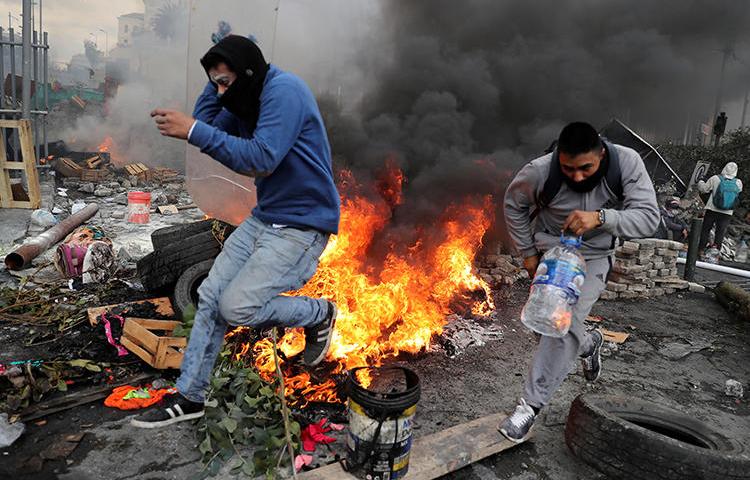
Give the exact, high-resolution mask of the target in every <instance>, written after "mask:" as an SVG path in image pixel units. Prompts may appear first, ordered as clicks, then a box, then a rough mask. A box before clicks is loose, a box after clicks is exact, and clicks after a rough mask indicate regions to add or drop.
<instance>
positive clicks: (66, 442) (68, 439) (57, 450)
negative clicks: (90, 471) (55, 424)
mask: <svg viewBox="0 0 750 480" xmlns="http://www.w3.org/2000/svg"><path fill="white" fill-rule="evenodd" d="M84 435H85V433H75V434H70V435H61V436H60V437H59V438H58V439H57V441H55V442H54V443H53V444H52V445H50V446H49V447H47V448H46V449H45V450H44V451H42V452H41V453H40V454H39V456H40V457H41V458H43V459H45V460H58V459H62V458H67V457H68V456H69V455H70V454H71V453H73V450H75V449H76V447H77V446H78V444H79V443H80V442H81V440H82V439H83V436H84Z"/></svg>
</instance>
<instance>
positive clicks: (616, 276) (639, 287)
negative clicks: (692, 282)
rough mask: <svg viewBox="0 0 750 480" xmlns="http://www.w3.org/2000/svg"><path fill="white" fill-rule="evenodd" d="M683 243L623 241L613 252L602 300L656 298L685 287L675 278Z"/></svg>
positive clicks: (681, 281)
mask: <svg viewBox="0 0 750 480" xmlns="http://www.w3.org/2000/svg"><path fill="white" fill-rule="evenodd" d="M682 249H683V244H681V243H679V242H672V241H670V240H658V239H653V238H647V239H642V240H633V241H630V242H625V243H623V245H622V246H621V247H618V248H617V249H616V250H615V262H614V265H613V266H612V271H611V272H610V273H609V278H608V281H607V289H606V290H605V291H604V292H603V293H602V295H601V297H600V298H602V299H604V300H613V299H616V298H624V299H628V298H648V297H659V296H662V295H666V294H671V293H674V292H675V291H677V290H684V289H687V288H688V282H686V281H685V280H682V279H681V278H679V277H678V276H677V256H678V253H679V252H680V251H681V250H682Z"/></svg>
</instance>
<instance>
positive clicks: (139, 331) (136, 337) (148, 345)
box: [122, 318, 159, 352]
mask: <svg viewBox="0 0 750 480" xmlns="http://www.w3.org/2000/svg"><path fill="white" fill-rule="evenodd" d="M122 334H123V335H125V336H126V337H128V339H129V340H131V341H132V342H133V343H135V344H137V345H140V346H141V347H143V348H145V349H146V350H148V351H149V352H156V351H158V349H159V337H157V336H156V335H154V334H153V333H151V331H150V330H148V329H147V328H144V327H143V326H142V325H140V324H139V323H138V322H136V321H134V320H133V319H132V318H129V319H127V320H125V326H124V327H122Z"/></svg>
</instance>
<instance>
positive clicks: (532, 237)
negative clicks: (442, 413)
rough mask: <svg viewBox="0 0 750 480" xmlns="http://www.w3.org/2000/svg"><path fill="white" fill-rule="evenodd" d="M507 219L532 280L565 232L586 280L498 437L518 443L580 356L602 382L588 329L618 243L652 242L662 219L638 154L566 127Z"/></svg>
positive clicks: (525, 181) (510, 202)
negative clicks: (575, 239)
mask: <svg viewBox="0 0 750 480" xmlns="http://www.w3.org/2000/svg"><path fill="white" fill-rule="evenodd" d="M505 219H506V222H507V224H508V229H509V231H510V236H511V238H512V240H513V242H514V243H515V246H516V248H517V249H518V250H519V251H520V252H521V254H522V255H523V257H524V266H525V267H526V269H527V271H528V272H529V275H530V276H532V277H533V276H534V273H535V272H536V268H537V266H538V265H539V259H540V257H541V255H542V254H543V253H544V252H545V251H547V250H549V249H550V248H552V247H554V246H556V245H559V243H560V234H561V232H562V231H567V232H569V233H572V234H575V235H582V236H583V245H582V247H581V250H580V252H581V254H582V255H583V256H584V258H585V259H586V271H587V273H586V280H585V282H584V284H583V287H582V289H581V294H580V298H579V299H578V303H577V304H576V306H575V307H574V309H573V319H572V324H571V327H570V331H569V332H568V334H567V335H565V336H564V337H562V338H553V337H547V336H542V337H541V338H540V340H539V345H538V347H537V350H536V353H535V354H534V358H533V361H532V364H531V368H530V370H529V373H528V376H527V378H526V381H525V386H524V391H523V397H522V398H521V400H520V403H519V405H518V406H517V407H516V409H515V411H514V413H513V414H511V415H510V416H509V417H507V418H506V419H505V420H504V421H503V423H502V424H501V425H500V427H499V429H500V431H501V432H502V433H503V434H504V435H505V436H506V437H508V438H509V439H510V440H513V441H515V442H521V441H523V440H525V438H526V437H527V435H528V433H529V430H530V428H531V426H532V425H533V423H534V418H535V417H536V414H537V413H538V412H539V409H540V408H542V407H543V406H545V405H546V404H547V403H548V402H549V400H550V399H551V397H552V395H553V394H554V393H555V391H557V389H558V388H559V387H560V385H561V384H562V382H563V380H565V377H566V376H567V375H568V373H569V372H570V370H571V367H572V366H573V364H574V363H573V361H574V360H575V358H576V357H578V356H580V357H581V360H582V363H583V370H584V375H585V377H586V378H587V380H589V381H594V380H596V379H597V378H598V377H599V373H600V371H601V358H600V349H601V345H602V343H603V338H602V335H601V333H600V332H599V331H596V330H595V331H593V332H587V331H586V330H585V328H584V324H583V321H584V319H585V318H586V316H587V315H588V314H589V312H590V311H591V308H592V307H593V305H594V303H595V302H596V301H597V300H598V299H599V295H600V294H601V292H602V291H603V290H604V289H605V287H606V283H607V274H608V272H609V269H610V267H611V264H612V254H613V252H614V247H615V239H616V237H622V238H643V237H649V236H651V235H653V233H654V231H655V230H656V228H657V226H658V224H659V219H660V214H659V207H658V205H657V202H656V194H655V193H654V187H653V184H652V183H651V179H650V177H649V175H648V172H647V171H646V168H645V166H644V164H643V160H642V159H641V157H640V155H638V153H637V152H636V151H634V150H632V149H630V148H627V147H623V146H621V145H614V144H611V143H608V142H604V141H603V140H602V139H601V138H600V137H599V135H598V133H597V132H596V130H595V129H594V128H593V127H592V126H591V125H589V124H587V123H583V122H575V123H571V124H569V125H567V126H566V127H565V128H564V129H563V130H562V132H561V133H560V137H559V138H558V143H557V148H556V149H555V151H553V152H552V153H549V154H547V155H544V156H542V157H539V158H537V159H535V160H532V161H531V162H529V163H528V164H527V165H526V166H524V167H523V168H522V169H521V170H520V171H519V172H518V173H517V174H516V176H515V178H514V179H513V181H512V182H511V184H510V186H509V187H508V189H507V191H506V193H505Z"/></svg>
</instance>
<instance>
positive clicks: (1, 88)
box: [0, 27, 12, 108]
mask: <svg viewBox="0 0 750 480" xmlns="http://www.w3.org/2000/svg"><path fill="white" fill-rule="evenodd" d="M3 34H4V32H3V27H0V108H1V107H5V47H4V46H3V45H4V43H5V42H4V41H3ZM11 49H12V47H8V50H11Z"/></svg>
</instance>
